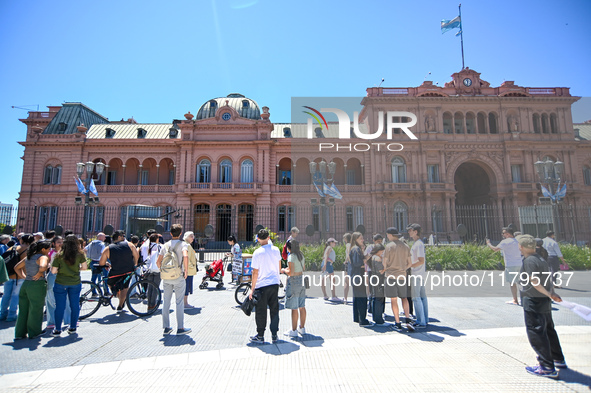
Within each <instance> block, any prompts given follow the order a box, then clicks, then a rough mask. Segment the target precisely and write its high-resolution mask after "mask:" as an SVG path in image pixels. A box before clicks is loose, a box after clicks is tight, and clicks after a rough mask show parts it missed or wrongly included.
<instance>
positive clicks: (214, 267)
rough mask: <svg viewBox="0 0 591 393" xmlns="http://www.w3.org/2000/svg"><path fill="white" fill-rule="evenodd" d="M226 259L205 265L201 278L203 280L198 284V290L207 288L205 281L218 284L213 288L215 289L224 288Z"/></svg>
mask: <svg viewBox="0 0 591 393" xmlns="http://www.w3.org/2000/svg"><path fill="white" fill-rule="evenodd" d="M226 259H227V258H224V259H223V260H222V259H218V260H217V261H214V262H212V263H211V264H209V263H208V264H207V265H205V275H204V276H203V280H202V281H201V284H199V289H205V288H207V286H208V282H207V281H215V282H217V283H218V284H217V285H216V286H215V289H222V288H223V287H224V262H225V261H226Z"/></svg>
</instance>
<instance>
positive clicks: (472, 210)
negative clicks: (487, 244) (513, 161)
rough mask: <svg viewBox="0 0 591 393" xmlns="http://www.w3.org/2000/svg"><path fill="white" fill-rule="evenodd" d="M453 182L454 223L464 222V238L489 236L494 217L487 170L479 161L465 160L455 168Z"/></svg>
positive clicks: (472, 238) (479, 238) (474, 238)
mask: <svg viewBox="0 0 591 393" xmlns="http://www.w3.org/2000/svg"><path fill="white" fill-rule="evenodd" d="M454 184H455V188H456V191H457V194H456V223H457V224H464V225H465V226H466V228H467V229H468V234H467V235H466V237H465V239H464V240H477V241H483V240H484V238H485V237H486V236H490V228H491V224H492V219H493V217H494V211H493V207H492V206H491V205H492V199H491V188H492V187H491V179H490V177H489V175H488V173H487V171H486V170H485V169H484V168H483V166H482V165H481V164H479V163H475V162H465V163H463V164H461V165H460V166H459V167H458V169H456V172H455V174H454ZM454 229H455V228H454Z"/></svg>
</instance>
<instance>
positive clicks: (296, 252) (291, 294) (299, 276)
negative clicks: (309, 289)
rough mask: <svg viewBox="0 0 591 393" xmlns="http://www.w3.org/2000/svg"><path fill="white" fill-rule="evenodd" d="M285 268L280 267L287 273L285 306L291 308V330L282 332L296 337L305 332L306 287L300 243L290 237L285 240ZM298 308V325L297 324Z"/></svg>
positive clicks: (282, 271)
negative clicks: (286, 253) (286, 252)
mask: <svg viewBox="0 0 591 393" xmlns="http://www.w3.org/2000/svg"><path fill="white" fill-rule="evenodd" d="M287 251H288V252H289V256H288V257H287V268H285V269H281V273H284V274H287V275H288V278H287V286H286V287H285V296H286V300H285V308H287V309H290V310H291V330H288V331H286V332H285V333H284V334H285V335H286V336H288V337H297V336H298V333H299V334H301V335H302V336H303V335H304V334H306V328H305V327H304V326H305V325H306V287H305V286H304V280H303V274H304V266H305V260H304V254H302V252H301V251H300V243H299V242H298V241H297V240H295V239H291V240H290V241H288V242H287ZM298 310H299V317H300V325H299V326H298Z"/></svg>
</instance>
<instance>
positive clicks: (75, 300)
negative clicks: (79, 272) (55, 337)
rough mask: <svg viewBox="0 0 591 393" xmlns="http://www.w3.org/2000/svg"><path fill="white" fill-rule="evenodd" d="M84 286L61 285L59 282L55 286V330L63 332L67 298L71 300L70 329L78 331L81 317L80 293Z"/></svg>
mask: <svg viewBox="0 0 591 393" xmlns="http://www.w3.org/2000/svg"><path fill="white" fill-rule="evenodd" d="M81 290H82V284H77V285H61V284H58V283H57V282H56V283H55V284H54V286H53V294H54V295H55V330H62V320H63V319H64V312H65V311H66V298H68V299H69V300H70V306H71V310H70V318H69V319H70V324H69V325H70V328H72V329H76V325H77V324H78V317H79V316H80V291H81Z"/></svg>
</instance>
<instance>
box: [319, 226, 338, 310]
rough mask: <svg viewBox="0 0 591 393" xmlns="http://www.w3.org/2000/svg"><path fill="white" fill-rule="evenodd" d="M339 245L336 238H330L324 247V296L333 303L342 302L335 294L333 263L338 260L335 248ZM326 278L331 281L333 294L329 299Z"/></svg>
mask: <svg viewBox="0 0 591 393" xmlns="http://www.w3.org/2000/svg"><path fill="white" fill-rule="evenodd" d="M336 245H337V241H336V240H335V239H334V238H332V237H331V238H330V239H328V240H327V241H326V244H325V245H324V254H323V256H322V274H323V277H322V284H321V287H322V293H323V294H324V300H330V301H331V302H340V301H341V299H339V298H338V297H337V295H336V292H335V286H334V281H333V278H334V267H333V265H332V264H333V263H334V261H335V259H336V253H335V251H334V246H336ZM326 276H328V278H329V279H330V290H331V292H332V297H331V298H330V299H328V295H327V294H326Z"/></svg>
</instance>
